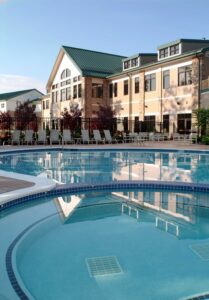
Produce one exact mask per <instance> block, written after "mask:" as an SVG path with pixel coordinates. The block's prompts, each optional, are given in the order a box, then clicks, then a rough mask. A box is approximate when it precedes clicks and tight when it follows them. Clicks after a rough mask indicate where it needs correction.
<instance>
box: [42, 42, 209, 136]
mask: <svg viewBox="0 0 209 300" xmlns="http://www.w3.org/2000/svg"><path fill="white" fill-rule="evenodd" d="M47 92H48V96H47V97H48V98H45V99H43V103H42V107H43V116H45V117H46V116H48V117H51V118H59V117H60V115H61V112H62V111H63V110H64V108H67V109H70V107H79V108H82V109H83V116H84V117H88V118H91V117H92V116H94V112H95V111H96V110H97V108H98V106H99V104H103V105H112V107H113V109H114V110H115V112H116V117H117V118H119V119H121V120H122V123H121V124H123V125H122V126H121V128H120V127H119V128H118V129H121V130H124V129H125V130H131V131H134V130H136V131H138V130H141V131H147V130H157V131H159V130H164V131H167V132H169V133H172V132H175V131H179V132H190V131H191V130H193V127H194V122H193V117H192V112H193V110H195V109H198V108H200V107H208V106H209V40H205V39H202V40H194V39H180V40H177V41H174V42H171V43H168V44H166V45H162V46H160V47H158V49H157V53H156V54H154V53H138V54H136V55H133V56H131V57H124V56H118V55H112V54H106V53H101V52H96V51H89V50H83V49H77V48H72V47H65V46H63V47H62V48H61V50H60V52H59V55H58V57H57V60H56V62H55V65H54V67H53V69H52V72H51V75H50V77H49V81H48V83H47Z"/></svg>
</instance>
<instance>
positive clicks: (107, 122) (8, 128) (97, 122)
mask: <svg viewBox="0 0 209 300" xmlns="http://www.w3.org/2000/svg"><path fill="white" fill-rule="evenodd" d="M84 128H85V129H88V130H89V132H90V133H92V131H93V130H94V129H99V130H104V129H109V130H110V131H111V133H112V134H116V133H118V134H119V133H123V132H125V133H128V132H161V133H162V132H167V133H169V132H172V133H173V132H179V133H184V134H185V133H189V132H191V128H188V126H187V125H185V127H184V126H181V128H178V124H176V123H169V122H168V121H166V122H163V123H161V122H156V121H155V120H146V121H138V120H129V119H128V118H124V119H119V118H111V119H110V118H102V119H98V118H80V117H79V118H70V119H65V118H41V117H36V118H33V119H31V118H27V117H25V118H21V119H17V118H12V117H9V118H4V119H0V138H6V137H8V136H10V135H11V132H12V131H13V130H15V129H19V130H21V131H23V132H24V131H25V130H27V129H32V130H33V131H34V132H37V131H38V130H40V129H46V130H48V131H50V129H58V130H60V131H62V130H63V129H70V130H71V131H72V133H73V134H79V133H80V132H81V129H84Z"/></svg>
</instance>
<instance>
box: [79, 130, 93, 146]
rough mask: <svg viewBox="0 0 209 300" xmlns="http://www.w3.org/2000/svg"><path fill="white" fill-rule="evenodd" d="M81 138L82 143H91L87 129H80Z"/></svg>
mask: <svg viewBox="0 0 209 300" xmlns="http://www.w3.org/2000/svg"><path fill="white" fill-rule="evenodd" d="M81 139H82V142H83V144H85V143H87V144H89V143H91V139H90V137H89V131H88V130H87V129H81Z"/></svg>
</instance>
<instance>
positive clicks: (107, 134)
mask: <svg viewBox="0 0 209 300" xmlns="http://www.w3.org/2000/svg"><path fill="white" fill-rule="evenodd" d="M104 135H105V141H106V142H107V143H109V144H112V143H117V142H118V141H117V139H115V138H113V137H112V136H111V134H110V131H109V130H107V129H105V130H104Z"/></svg>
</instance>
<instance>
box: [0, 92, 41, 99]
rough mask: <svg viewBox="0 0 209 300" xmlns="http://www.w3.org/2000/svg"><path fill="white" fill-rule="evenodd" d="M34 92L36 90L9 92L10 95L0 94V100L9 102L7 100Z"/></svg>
mask: <svg viewBox="0 0 209 300" xmlns="http://www.w3.org/2000/svg"><path fill="white" fill-rule="evenodd" d="M34 90H36V89H30V90H23V91H16V92H10V93H4V94H0V100H9V99H12V98H14V97H17V96H20V95H23V94H26V93H28V92H31V91H34ZM38 92H39V91H38ZM39 93H41V92H39ZM41 94H42V93H41ZM42 95H43V94H42Z"/></svg>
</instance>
